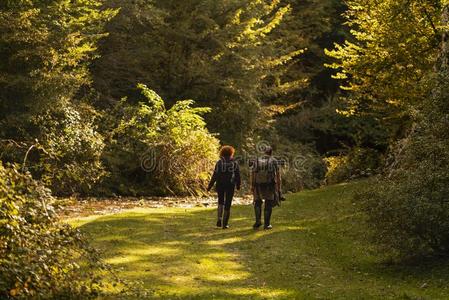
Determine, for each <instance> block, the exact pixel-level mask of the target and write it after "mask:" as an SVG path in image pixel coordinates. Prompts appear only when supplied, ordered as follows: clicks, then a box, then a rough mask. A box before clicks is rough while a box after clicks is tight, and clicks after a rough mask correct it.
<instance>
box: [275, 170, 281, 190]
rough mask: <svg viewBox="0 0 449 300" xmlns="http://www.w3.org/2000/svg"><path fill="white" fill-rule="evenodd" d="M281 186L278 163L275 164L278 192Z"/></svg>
mask: <svg viewBox="0 0 449 300" xmlns="http://www.w3.org/2000/svg"><path fill="white" fill-rule="evenodd" d="M281 187H282V178H281V172H280V168H279V165H278V164H276V189H277V191H278V192H279V193H280V192H281Z"/></svg>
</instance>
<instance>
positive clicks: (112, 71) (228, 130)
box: [94, 0, 302, 145]
mask: <svg viewBox="0 0 449 300" xmlns="http://www.w3.org/2000/svg"><path fill="white" fill-rule="evenodd" d="M143 2H145V1H143ZM117 3H118V2H116V1H110V4H111V5H117ZM148 3H154V7H155V10H146V9H144V11H143V13H142V14H143V15H145V16H146V15H147V13H148V16H151V15H152V14H154V13H156V14H157V15H158V16H160V17H159V18H154V17H149V18H146V17H144V18H138V17H139V16H141V14H137V12H140V11H136V10H135V9H133V5H134V4H132V3H121V4H120V5H122V6H123V10H122V14H120V15H119V16H118V18H117V19H115V21H114V22H113V23H112V24H111V25H110V26H111V27H110V29H111V35H110V37H109V38H108V39H107V40H106V41H105V42H104V43H103V45H102V48H101V50H102V53H103V58H102V59H101V60H99V61H98V63H96V65H95V68H94V73H95V78H97V80H96V86H97V88H98V89H99V90H100V92H101V97H103V98H109V97H111V98H115V99H118V98H120V97H122V96H124V95H127V94H128V95H129V94H131V95H132V94H133V91H135V90H134V86H135V84H134V83H132V84H131V83H130V82H127V81H126V80H125V81H122V80H121V78H123V77H126V76H127V77H129V78H133V79H135V80H136V81H140V82H142V83H145V84H147V85H148V86H150V87H151V88H153V89H154V90H156V91H157V92H158V93H160V94H161V95H162V96H163V97H164V98H166V99H179V98H181V99H183V98H184V99H195V100H196V101H197V102H198V103H199V104H201V105H207V106H211V107H212V108H213V111H212V113H211V114H210V115H209V116H208V117H207V121H208V126H209V128H210V129H211V130H212V131H213V132H218V133H220V134H221V140H222V141H223V142H227V143H230V142H232V143H236V144H239V145H242V144H244V142H245V140H246V138H247V136H248V135H249V134H250V133H251V132H252V131H253V130H254V129H255V128H257V126H258V122H259V121H261V120H262V121H263V118H261V113H260V106H261V105H260V103H261V99H263V98H264V97H265V96H266V95H267V94H270V93H272V92H273V91H275V89H276V88H280V87H282V86H283V85H285V84H286V83H285V82H282V80H281V81H279V80H273V74H275V73H277V72H278V71H279V70H281V69H283V68H286V65H288V63H289V62H290V61H292V59H294V58H295V57H297V56H299V54H301V52H302V51H301V50H299V49H295V48H292V47H290V46H289V45H285V44H283V43H281V41H280V40H278V39H276V38H275V37H273V36H272V35H271V33H272V31H273V30H274V29H275V28H276V27H278V26H279V24H280V23H281V21H282V20H283V18H284V17H285V16H286V15H287V14H288V13H289V12H290V10H291V8H290V6H285V5H281V3H280V1H279V0H272V1H265V0H238V1H237V0H227V1H219V2H218V1H211V0H189V1H175V0H163V1H162V0H156V1H152V2H149V1H146V2H145V4H148ZM144 7H147V6H144ZM148 7H149V6H148ZM124 24H125V25H124ZM119 41H120V43H121V42H122V41H126V45H125V46H122V45H120V43H119ZM117 49H119V51H118V52H117ZM125 66H127V67H125ZM124 75H126V76H124ZM297 79H298V78H295V79H293V80H289V82H291V87H294V86H296V85H298V84H299V83H300V82H299V81H297ZM289 88H290V87H289ZM131 99H132V98H131Z"/></svg>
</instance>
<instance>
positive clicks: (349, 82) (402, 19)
mask: <svg viewBox="0 0 449 300" xmlns="http://www.w3.org/2000/svg"><path fill="white" fill-rule="evenodd" d="M448 7H449V3H448V2H447V0H424V1H417V0H407V1H406V0H384V1H381V2H379V1H374V0H346V1H343V0H303V1H300V0H223V1H213V0H183V1H180V0H133V1H119V0H74V1H69V0H45V1H43V0H4V1H1V3H0V174H1V177H0V187H1V188H0V201H1V203H0V233H1V241H0V255H1V257H0V272H1V274H2V275H1V277H0V298H3V297H10V298H16V297H18V298H24V299H26V298H30V297H31V298H32V297H36V299H40V297H44V298H46V297H47V298H48V297H49V298H58V297H65V296H67V295H76V296H73V297H75V298H76V297H87V295H91V296H92V295H96V293H97V292H98V290H99V289H101V288H100V287H99V286H97V281H96V280H97V278H96V276H97V275H95V274H93V273H92V274H91V273H89V272H87V273H86V272H83V271H82V270H83V268H82V267H80V266H79V265H76V264H73V262H72V261H71V260H70V259H68V258H67V255H75V256H78V257H82V258H83V259H85V260H87V262H84V263H81V265H83V266H84V265H85V264H89V265H92V268H94V267H100V268H102V269H107V267H105V266H103V264H102V262H101V261H100V260H99V259H98V257H97V255H96V254H95V250H94V249H91V248H90V246H88V245H87V244H86V242H85V240H84V238H83V237H82V236H81V235H80V233H79V232H78V231H77V230H76V229H73V228H71V227H70V226H66V225H61V224H60V223H59V221H58V220H57V218H56V215H55V213H54V212H53V209H52V207H51V205H50V204H51V202H52V201H55V199H54V198H53V197H54V196H57V197H68V196H77V197H119V196H137V197H141V196H142V197H143V196H186V195H190V196H195V197H201V196H203V195H205V194H206V191H205V189H206V186H207V182H208V180H209V178H210V172H211V170H212V169H213V165H214V163H215V162H216V160H217V159H218V149H219V147H220V145H228V144H229V145H233V146H234V147H235V148H236V150H237V153H236V157H237V158H238V159H239V162H240V167H241V169H242V174H243V176H242V177H243V179H244V185H245V186H246V185H247V178H248V173H249V171H248V164H247V163H248V161H247V158H248V157H253V156H257V155H259V154H260V149H261V148H263V147H264V146H265V145H270V146H272V147H273V149H274V152H275V155H276V156H277V157H280V158H282V159H283V160H284V161H285V162H286V163H285V166H284V167H283V168H282V174H283V180H284V183H283V189H284V192H285V193H287V192H291V193H295V192H299V191H302V190H304V189H314V188H318V187H320V186H324V185H333V184H338V183H343V182H348V181H352V180H359V179H362V178H369V179H368V180H370V181H371V182H372V184H370V185H369V187H367V188H365V189H363V190H360V191H358V192H357V193H356V195H355V197H354V205H355V206H356V209H357V210H358V213H361V214H362V215H364V216H365V217H364V222H366V224H368V226H369V228H370V229H371V230H370V231H372V232H371V235H372V236H373V238H374V241H375V242H376V243H377V244H379V247H383V248H384V249H387V250H388V253H390V254H391V255H392V256H395V257H410V256H413V257H414V256H420V255H428V254H442V253H446V254H447V252H448V250H449V202H448V196H447V195H448V194H449V172H448V171H447V166H448V165H449V136H448V134H449V130H448V129H449V117H448V116H449V101H448V99H449V85H448V82H449V8H448ZM52 195H53V196H52ZM68 248H70V249H68ZM48 251H50V252H48ZM38 257H41V258H42V257H46V259H41V260H40V261H46V263H39V262H38V259H37V258H38ZM55 274H58V275H57V276H55ZM86 281H89V282H90V285H89V288H86V284H83V283H85V282H86ZM69 282H77V284H73V285H70V284H68V283H69ZM48 283H50V284H48ZM49 295H50V296H49Z"/></svg>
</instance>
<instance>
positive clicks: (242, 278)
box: [71, 182, 449, 299]
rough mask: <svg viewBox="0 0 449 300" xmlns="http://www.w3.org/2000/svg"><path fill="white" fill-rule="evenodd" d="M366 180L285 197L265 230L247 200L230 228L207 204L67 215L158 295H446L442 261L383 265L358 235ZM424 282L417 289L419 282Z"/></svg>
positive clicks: (122, 270) (121, 269) (123, 270)
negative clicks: (358, 193)
mask: <svg viewBox="0 0 449 300" xmlns="http://www.w3.org/2000/svg"><path fill="white" fill-rule="evenodd" d="M364 184H365V183H363V182H362V183H358V184H350V185H339V186H334V187H330V188H326V189H320V190H316V191H308V192H303V193H300V194H297V195H291V196H290V197H288V201H287V202H285V203H284V204H283V205H282V207H281V208H276V209H275V211H274V214H273V225H274V226H275V228H274V230H272V231H263V230H261V231H254V230H252V228H251V226H252V224H253V209H252V207H251V206H247V207H245V206H242V207H234V208H233V210H232V216H231V225H232V228H231V229H229V230H221V229H217V228H215V227H214V224H215V211H214V210H213V209H205V208H194V209H187V210H186V209H179V208H163V209H133V210H130V211H127V212H125V213H121V214H118V215H109V216H95V217H87V218H82V219H77V220H71V222H72V223H73V224H76V225H77V226H80V227H81V228H82V230H83V231H85V232H87V233H89V234H90V235H91V237H92V239H93V242H94V244H95V245H96V246H97V247H98V248H100V249H101V250H102V251H103V253H104V258H105V259H106V261H107V262H109V263H110V264H111V265H112V266H113V267H114V268H115V269H116V270H117V271H118V273H119V275H120V276H122V277H124V278H125V279H129V280H141V281H143V283H144V285H145V287H147V288H149V289H154V290H155V293H154V295H153V296H152V297H153V298H163V299H198V298H202V299H335V298H337V299H338V298H339V299H370V298H371V299H385V298H391V299H397V298H401V299H427V298H428V299H447V295H449V293H448V291H449V290H448V287H449V275H448V274H449V267H448V263H447V262H446V261H439V262H427V263H423V264H420V265H417V266H411V267H405V266H402V267H401V266H388V265H386V264H385V263H384V262H385V261H384V256H383V255H382V254H381V253H379V252H378V251H377V249H376V248H374V247H373V246H372V245H371V244H370V243H369V241H367V238H366V230H365V229H364V227H363V226H362V225H361V224H362V223H361V222H360V216H358V215H357V214H356V213H355V211H354V209H353V208H354V206H353V204H352V202H351V195H352V194H353V192H354V191H355V190H357V189H360V188H361V187H362V186H363V185H364ZM423 286H424V287H425V288H424V287H423Z"/></svg>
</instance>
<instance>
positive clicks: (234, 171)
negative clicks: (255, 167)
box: [207, 146, 241, 229]
mask: <svg viewBox="0 0 449 300" xmlns="http://www.w3.org/2000/svg"><path fill="white" fill-rule="evenodd" d="M234 153H235V149H234V147H232V146H223V147H222V148H221V149H220V160H218V161H217V163H216V164H215V169H214V173H213V174H212V178H211V180H210V182H209V186H208V188H207V191H210V190H211V189H212V187H213V186H214V185H215V184H216V190H217V195H218V209H217V213H218V220H217V227H222V228H223V229H228V228H229V225H228V222H229V217H230V215H231V205H232V199H233V198H234V192H235V189H236V188H237V190H240V185H241V179H240V168H239V164H238V163H237V161H235V160H234Z"/></svg>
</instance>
